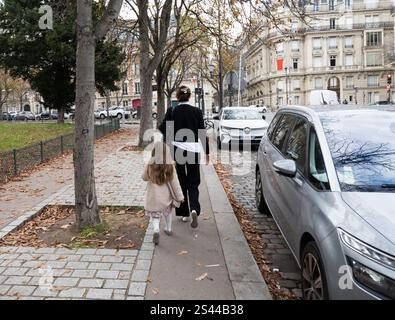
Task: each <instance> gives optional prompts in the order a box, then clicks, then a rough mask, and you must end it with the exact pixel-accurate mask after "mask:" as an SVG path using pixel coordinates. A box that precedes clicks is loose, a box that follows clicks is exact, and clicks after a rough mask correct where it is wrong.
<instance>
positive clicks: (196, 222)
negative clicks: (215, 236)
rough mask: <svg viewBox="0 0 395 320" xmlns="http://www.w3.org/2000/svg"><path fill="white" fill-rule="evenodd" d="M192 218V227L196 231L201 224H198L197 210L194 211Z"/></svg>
mask: <svg viewBox="0 0 395 320" xmlns="http://www.w3.org/2000/svg"><path fill="white" fill-rule="evenodd" d="M191 217H192V222H191V227H192V228H194V229H196V228H197V227H198V225H199V223H198V215H197V212H196V211H195V210H192V212H191Z"/></svg>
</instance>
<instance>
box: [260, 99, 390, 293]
mask: <svg viewBox="0 0 395 320" xmlns="http://www.w3.org/2000/svg"><path fill="white" fill-rule="evenodd" d="M256 202H257V207H258V208H259V210H260V211H261V212H263V213H267V214H271V215H272V216H273V218H274V220H275V221H276V223H277V225H278V227H279V228H280V230H281V232H282V234H283V236H284V238H285V240H286V241H287V243H288V246H289V247H290V249H291V251H292V253H293V255H294V256H295V259H296V261H297V263H298V264H299V266H300V268H301V275H302V291H303V297H304V298H305V299H395V107H383V106H381V107H373V106H370V107H351V106H325V107H322V106H321V107H309V108H307V107H286V108H282V109H280V110H279V111H278V112H277V114H276V115H275V117H274V119H273V121H272V122H271V124H270V126H269V128H268V130H267V133H266V134H265V136H264V137H263V139H262V142H261V144H260V147H259V151H258V161H257V166H256Z"/></svg>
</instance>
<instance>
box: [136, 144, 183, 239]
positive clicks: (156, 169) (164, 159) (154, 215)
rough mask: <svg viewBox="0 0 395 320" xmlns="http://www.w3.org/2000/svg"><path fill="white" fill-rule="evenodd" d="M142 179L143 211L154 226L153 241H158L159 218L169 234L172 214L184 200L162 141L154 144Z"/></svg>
mask: <svg viewBox="0 0 395 320" xmlns="http://www.w3.org/2000/svg"><path fill="white" fill-rule="evenodd" d="M143 180H144V181H147V182H148V185H147V193H146V195H145V211H146V214H147V215H149V216H150V217H151V219H152V223H153V226H154V237H153V242H154V243H155V245H157V244H158V243H159V225H160V218H161V217H162V216H163V217H164V218H165V225H166V226H165V230H164V231H165V234H167V235H168V236H171V235H172V234H173V232H172V230H171V223H172V214H173V211H174V208H176V207H177V208H178V207H179V206H180V205H181V203H182V202H183V201H184V195H183V193H182V190H181V186H180V183H179V181H178V177H177V172H176V170H175V167H174V162H173V160H172V158H171V155H170V150H169V148H168V146H167V145H166V144H165V143H163V142H162V141H160V142H156V143H155V144H154V149H153V150H152V154H151V159H150V160H149V162H148V165H146V166H145V168H144V173H143Z"/></svg>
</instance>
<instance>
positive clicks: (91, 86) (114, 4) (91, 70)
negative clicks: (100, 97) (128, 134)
mask: <svg viewBox="0 0 395 320" xmlns="http://www.w3.org/2000/svg"><path fill="white" fill-rule="evenodd" d="M122 3H123V0H110V1H109V2H108V4H107V6H106V7H105V8H104V9H105V11H104V14H103V16H102V17H101V19H100V21H98V23H97V24H96V26H94V24H93V15H92V13H93V12H92V7H93V1H92V0H78V1H77V76H76V103H75V104H76V116H75V148H74V179H75V210H76V220H77V225H78V227H79V228H84V227H86V226H92V225H93V226H94V225H97V224H100V223H101V218H100V215H99V208H98V204H97V195H96V186H95V177H94V106H95V43H96V39H98V38H103V37H105V36H106V34H107V32H108V30H109V28H110V26H111V24H112V23H113V22H114V21H115V20H116V19H117V18H118V16H119V13H120V11H121V7H122ZM103 5H104V4H103Z"/></svg>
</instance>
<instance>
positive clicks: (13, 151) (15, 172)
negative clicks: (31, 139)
mask: <svg viewBox="0 0 395 320" xmlns="http://www.w3.org/2000/svg"><path fill="white" fill-rule="evenodd" d="M12 155H13V158H14V176H16V175H18V168H17V165H16V149H13V150H12Z"/></svg>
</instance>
